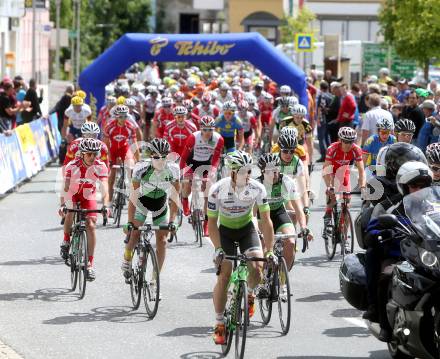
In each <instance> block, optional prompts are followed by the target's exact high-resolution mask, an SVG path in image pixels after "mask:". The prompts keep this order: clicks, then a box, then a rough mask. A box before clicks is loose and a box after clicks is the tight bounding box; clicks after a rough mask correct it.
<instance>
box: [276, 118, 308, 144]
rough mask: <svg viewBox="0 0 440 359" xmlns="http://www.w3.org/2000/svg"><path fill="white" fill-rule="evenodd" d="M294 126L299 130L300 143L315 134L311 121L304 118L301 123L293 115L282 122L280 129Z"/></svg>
mask: <svg viewBox="0 0 440 359" xmlns="http://www.w3.org/2000/svg"><path fill="white" fill-rule="evenodd" d="M285 126H287V127H294V128H296V130H297V131H298V143H299V144H300V145H303V144H304V140H305V139H306V138H308V137H311V136H312V135H313V129H312V126H310V123H309V121H307V120H306V119H303V120H302V121H301V123H300V124H299V125H297V124H296V123H295V121H294V120H293V117H290V116H289V117H286V118H284V119H283V120H282V121H281V123H280V129H281V128H283V127H285Z"/></svg>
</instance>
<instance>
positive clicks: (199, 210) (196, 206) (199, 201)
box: [188, 178, 208, 247]
mask: <svg viewBox="0 0 440 359" xmlns="http://www.w3.org/2000/svg"><path fill="white" fill-rule="evenodd" d="M207 181H208V180H207V179H206V178H195V179H193V180H192V191H191V192H192V198H191V215H190V217H189V218H188V220H189V223H190V224H191V226H192V228H193V230H194V234H195V236H196V242H198V243H199V246H200V247H202V246H203V235H204V233H203V222H204V221H205V211H204V198H203V192H202V191H201V187H200V185H201V184H202V183H203V182H204V183H206V182H207Z"/></svg>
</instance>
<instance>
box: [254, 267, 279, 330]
mask: <svg viewBox="0 0 440 359" xmlns="http://www.w3.org/2000/svg"><path fill="white" fill-rule="evenodd" d="M270 278H273V275H271V276H270ZM267 281H268V279H267V278H265V285H267V287H268V288H270V292H269V293H268V298H261V299H259V300H258V304H259V305H258V306H259V307H260V315H261V320H262V321H263V324H264V325H268V324H269V322H270V318H271V317H272V299H273V298H272V297H273V296H274V294H275V290H276V288H274V283H273V282H274V281H273V280H271V281H270V283H267Z"/></svg>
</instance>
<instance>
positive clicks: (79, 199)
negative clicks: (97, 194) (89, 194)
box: [68, 193, 98, 218]
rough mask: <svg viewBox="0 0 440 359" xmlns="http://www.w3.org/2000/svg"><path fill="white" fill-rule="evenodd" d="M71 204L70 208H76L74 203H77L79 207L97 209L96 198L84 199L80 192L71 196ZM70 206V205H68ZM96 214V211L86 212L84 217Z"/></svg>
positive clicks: (94, 216) (95, 215)
mask: <svg viewBox="0 0 440 359" xmlns="http://www.w3.org/2000/svg"><path fill="white" fill-rule="evenodd" d="M72 204H73V206H72V207H71V208H76V205H77V204H79V207H80V208H81V209H97V208H98V206H97V203H96V199H85V198H84V197H83V196H82V195H81V194H78V193H77V194H75V195H74V196H73V197H72ZM68 208H70V207H68ZM97 216H98V214H97V213H87V214H86V217H93V218H96V217H97Z"/></svg>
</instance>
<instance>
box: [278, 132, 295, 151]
mask: <svg viewBox="0 0 440 359" xmlns="http://www.w3.org/2000/svg"><path fill="white" fill-rule="evenodd" d="M278 146H279V147H280V149H281V150H294V149H295V148H296V147H297V146H298V138H297V136H292V135H291V134H284V135H281V136H280V137H278Z"/></svg>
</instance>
